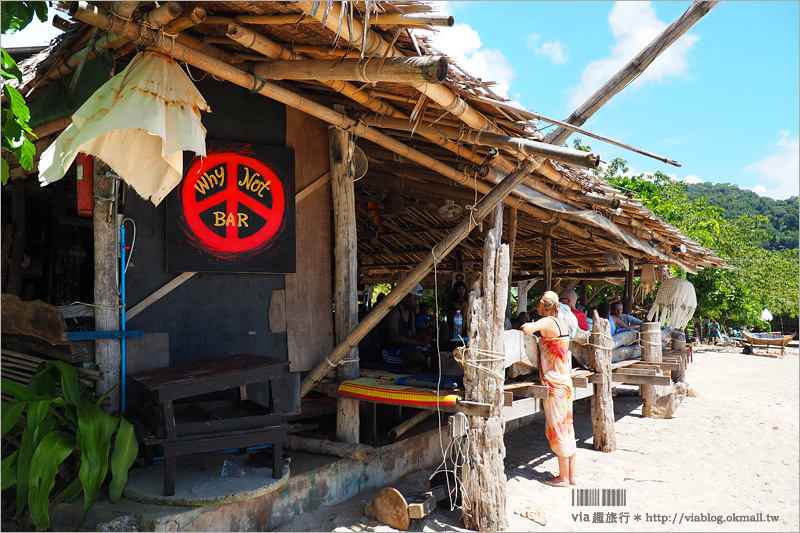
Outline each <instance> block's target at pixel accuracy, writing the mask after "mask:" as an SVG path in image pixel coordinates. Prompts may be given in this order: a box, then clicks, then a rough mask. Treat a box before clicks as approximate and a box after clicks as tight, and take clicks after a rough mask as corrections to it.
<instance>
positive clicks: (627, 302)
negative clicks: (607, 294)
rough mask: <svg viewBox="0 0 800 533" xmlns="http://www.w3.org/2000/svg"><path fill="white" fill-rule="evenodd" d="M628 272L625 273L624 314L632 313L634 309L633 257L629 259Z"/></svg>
mask: <svg viewBox="0 0 800 533" xmlns="http://www.w3.org/2000/svg"><path fill="white" fill-rule="evenodd" d="M628 263H629V265H628V271H627V272H626V273H625V298H624V299H623V301H622V312H623V313H630V312H631V308H632V307H633V274H634V268H633V267H634V264H633V257H628Z"/></svg>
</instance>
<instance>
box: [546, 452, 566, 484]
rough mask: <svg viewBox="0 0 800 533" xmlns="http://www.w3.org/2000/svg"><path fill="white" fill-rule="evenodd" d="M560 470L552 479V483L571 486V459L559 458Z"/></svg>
mask: <svg viewBox="0 0 800 533" xmlns="http://www.w3.org/2000/svg"><path fill="white" fill-rule="evenodd" d="M558 470H559V472H558V475H557V476H556V477H553V478H550V482H551V483H553V484H554V485H560V486H563V487H566V486H567V485H568V484H569V457H561V456H560V455H559V456H558Z"/></svg>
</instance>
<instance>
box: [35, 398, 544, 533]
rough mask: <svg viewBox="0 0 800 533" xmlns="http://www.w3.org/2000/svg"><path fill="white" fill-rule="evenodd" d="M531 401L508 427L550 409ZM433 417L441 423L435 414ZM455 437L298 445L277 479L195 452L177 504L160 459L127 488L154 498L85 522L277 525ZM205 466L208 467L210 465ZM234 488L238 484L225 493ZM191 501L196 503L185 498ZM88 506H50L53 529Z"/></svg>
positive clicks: (422, 464) (438, 434) (100, 511)
mask: <svg viewBox="0 0 800 533" xmlns="http://www.w3.org/2000/svg"><path fill="white" fill-rule="evenodd" d="M537 402H538V400H537ZM524 407H526V409H525V410H524V412H523V411H520V412H519V413H516V414H517V415H518V418H516V419H514V420H509V421H508V422H507V423H506V432H510V431H514V430H515V429H517V428H519V427H522V426H525V425H527V424H530V423H531V421H533V420H535V419H538V418H542V417H543V416H544V412H543V411H540V410H539V409H538V405H536V404H532V405H526V406H524ZM443 420H445V417H443ZM429 422H430V423H432V424H434V423H435V422H434V421H433V420H432V419H429ZM415 429H416V428H415ZM449 443H450V438H449V437H448V436H447V426H446V425H445V427H443V428H441V429H432V430H429V431H424V432H421V433H419V434H417V435H414V436H411V437H409V438H406V439H404V440H402V441H400V442H396V443H393V444H389V445H387V446H381V447H377V448H376V450H377V452H378V459H376V460H374V461H357V460H354V459H336V458H334V457H327V456H320V455H315V454H305V453H301V452H291V456H292V466H291V470H292V473H291V475H289V476H288V478H287V477H286V476H284V478H282V479H280V480H274V481H273V480H272V478H271V474H272V473H271V471H270V469H268V468H267V469H250V470H249V471H247V472H246V473H245V475H244V476H243V477H242V478H228V479H226V478H221V477H220V470H221V468H222V463H223V461H224V460H225V459H229V460H230V459H233V460H234V461H235V462H236V463H237V464H239V465H240V466H242V467H243V468H244V469H245V470H247V469H248V467H247V466H246V465H247V462H246V460H245V458H244V456H237V455H235V454H231V455H226V454H208V455H201V456H195V459H192V458H191V457H189V458H186V459H187V461H186V462H181V463H179V465H178V476H177V480H176V494H175V496H174V497H170V498H179V499H181V501H180V502H179V501H176V500H171V501H170V503H172V504H173V505H164V504H163V503H165V501H166V500H167V498H165V497H164V496H163V466H161V467H156V466H155V465H154V466H153V467H151V468H150V470H151V471H152V473H148V472H146V470H147V469H141V470H138V471H132V472H131V481H129V484H128V486H127V487H126V489H125V494H126V495H128V494H130V495H132V496H133V495H134V493H135V494H136V495H137V496H136V497H138V498H142V499H144V500H146V502H137V501H134V500H132V499H130V498H128V497H123V498H122V499H121V500H120V501H119V502H117V503H114V504H112V503H110V502H109V501H108V500H107V499H101V500H100V501H98V502H97V503H96V504H95V505H94V506H93V507H92V509H91V510H90V512H89V516H88V518H87V520H86V522H85V523H84V524H83V525H82V526H81V529H82V530H84V531H94V529H95V527H96V525H97V524H98V523H101V522H105V521H108V520H111V519H113V518H116V517H117V516H120V515H124V514H134V515H136V517H137V519H138V520H139V528H140V530H141V531H271V530H274V529H275V528H277V527H279V526H281V525H282V524H285V523H286V522H288V521H289V520H291V519H292V518H293V517H295V516H297V515H299V514H301V513H306V512H310V511H314V510H316V509H318V508H320V507H322V506H326V505H336V504H337V503H340V502H343V501H345V500H348V499H350V498H352V497H353V496H356V495H357V494H358V493H360V492H361V491H364V490H368V489H372V488H377V487H385V486H389V485H391V484H392V483H393V482H394V481H396V480H397V479H399V478H401V477H403V476H405V475H408V474H411V473H413V472H417V471H418V470H423V469H430V468H435V467H436V466H438V465H439V464H440V463H441V461H442V449H446V448H447V446H448V445H449ZM209 455H210V456H212V459H210V461H211V463H212V464H210V465H209V464H207V463H206V462H204V461H209V459H208V456H209ZM198 458H199V459H198ZM187 465H188V469H187ZM192 465H194V466H192ZM209 466H210V467H211V468H209ZM203 468H206V472H203V471H202V469H203ZM192 469H194V472H192ZM257 470H264V471H265V472H260V473H259V472H256V471H257ZM139 472H141V473H139ZM140 476H141V479H138V478H139V477H140ZM258 476H262V477H261V478H260V479H261V482H262V483H263V484H264V485H263V486H262V487H255V488H254V485H253V484H252V483H250V482H252V481H254V480H256V478H257V477H258ZM263 476H266V478H265V477H263ZM248 477H249V479H248ZM134 479H136V480H135V481H134ZM229 483H232V484H230V485H229ZM248 483H249V484H248ZM225 487H227V489H226V488H225ZM247 487H249V488H247ZM230 489H235V490H236V492H235V493H233V492H231V493H230V494H223V493H225V492H226V491H227V492H230ZM147 494H149V496H147ZM213 498H217V500H216V501H215V503H217V505H208V504H206V503H203V502H205V501H206V500H209V503H210V500H211V499H213ZM159 500H161V501H160V502H159ZM189 503H191V504H192V505H195V506H188V505H185V504H189ZM196 505H199V506H196ZM82 511H83V501H82V499H80V498H79V499H76V500H75V501H73V502H70V503H66V504H60V505H57V506H55V507H54V508H53V509H52V511H51V514H50V516H51V521H50V523H51V524H52V526H53V530H54V531H71V530H74V529H75V528H76V527H77V525H78V522H79V520H80V516H81V513H82Z"/></svg>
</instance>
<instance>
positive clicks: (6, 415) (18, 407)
mask: <svg viewBox="0 0 800 533" xmlns="http://www.w3.org/2000/svg"><path fill="white" fill-rule="evenodd" d="M26 405H27V404H26V403H25V402H20V403H11V402H3V406H2V412H3V423H2V435H0V437H5V436H6V434H7V433H8V432H9V431H11V429H12V428H13V427H14V426H15V425H16V424H17V421H18V420H19V417H20V415H22V411H23V410H24V409H25V406H26Z"/></svg>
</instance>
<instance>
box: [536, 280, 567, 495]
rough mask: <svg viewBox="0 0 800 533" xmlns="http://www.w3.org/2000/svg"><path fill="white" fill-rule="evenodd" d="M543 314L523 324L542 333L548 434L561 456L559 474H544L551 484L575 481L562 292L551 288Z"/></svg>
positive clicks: (541, 309)
mask: <svg viewBox="0 0 800 533" xmlns="http://www.w3.org/2000/svg"><path fill="white" fill-rule="evenodd" d="M537 310H538V311H539V315H540V316H541V317H542V318H541V319H539V320H537V321H536V322H528V323H526V324H523V325H522V331H523V333H525V334H528V335H530V334H533V333H536V332H537V331H538V332H540V333H541V335H542V336H541V338H540V339H539V373H540V375H541V376H542V380H543V381H544V382H545V383H546V384H547V389H548V391H549V394H548V396H547V398H545V399H544V400H542V404H543V405H544V414H545V434H546V435H547V440H548V441H549V442H550V448H551V449H552V450H553V453H555V454H556V455H557V456H558V468H559V473H558V476H556V477H549V476H548V477H541V478H539V481H541V482H542V483H544V484H545V485H549V486H551V487H569V486H570V485H574V484H575V453H576V451H577V446H576V444H575V428H574V426H573V424H572V401H573V398H574V393H573V389H572V378H571V377H570V373H571V372H572V364H571V361H570V358H569V354H568V352H567V348H568V346H569V330H568V326H567V324H565V323H564V321H563V320H562V319H561V318H560V317H559V316H558V310H559V301H558V295H557V294H556V293H554V292H553V291H547V292H546V293H544V295H543V296H542V299H541V300H539V305H538V306H537Z"/></svg>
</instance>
